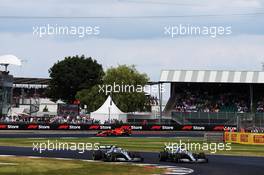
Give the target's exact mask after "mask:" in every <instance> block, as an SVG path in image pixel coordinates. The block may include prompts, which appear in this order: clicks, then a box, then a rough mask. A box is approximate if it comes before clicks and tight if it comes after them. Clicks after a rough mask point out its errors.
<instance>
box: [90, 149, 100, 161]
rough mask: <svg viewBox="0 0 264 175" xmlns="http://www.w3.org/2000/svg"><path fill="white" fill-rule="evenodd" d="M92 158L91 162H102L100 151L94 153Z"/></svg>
mask: <svg viewBox="0 0 264 175" xmlns="http://www.w3.org/2000/svg"><path fill="white" fill-rule="evenodd" d="M92 158H93V160H102V158H103V153H102V151H100V150H98V151H94V152H93V156H92Z"/></svg>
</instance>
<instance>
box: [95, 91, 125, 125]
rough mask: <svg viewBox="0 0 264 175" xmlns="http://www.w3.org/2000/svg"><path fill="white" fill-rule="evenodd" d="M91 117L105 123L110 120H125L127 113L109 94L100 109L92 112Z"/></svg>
mask: <svg viewBox="0 0 264 175" xmlns="http://www.w3.org/2000/svg"><path fill="white" fill-rule="evenodd" d="M91 118H92V119H94V120H99V121H100V123H105V122H106V121H109V120H110V121H112V120H119V121H123V122H125V121H126V114H125V113H124V112H122V111H121V110H120V109H119V108H118V107H117V106H116V105H115V103H114V102H113V100H112V98H111V96H108V98H107V99H106V101H105V102H104V104H103V105H102V106H101V107H100V108H99V109H97V110H96V111H94V112H92V113H91Z"/></svg>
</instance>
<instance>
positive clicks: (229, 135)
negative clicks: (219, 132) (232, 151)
mask: <svg viewBox="0 0 264 175" xmlns="http://www.w3.org/2000/svg"><path fill="white" fill-rule="evenodd" d="M224 138H225V142H228V143H239V144H248V145H264V134H259V133H244V132H225V136H224Z"/></svg>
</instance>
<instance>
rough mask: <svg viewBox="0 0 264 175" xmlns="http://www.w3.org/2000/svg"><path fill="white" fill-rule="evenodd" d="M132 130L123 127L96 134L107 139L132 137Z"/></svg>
mask: <svg viewBox="0 0 264 175" xmlns="http://www.w3.org/2000/svg"><path fill="white" fill-rule="evenodd" d="M130 135H131V128H130V127H121V128H115V129H112V130H106V131H100V132H98V133H97V134H96V136H98V137H107V136H130Z"/></svg>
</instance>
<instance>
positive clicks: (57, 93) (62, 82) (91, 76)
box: [47, 55, 104, 103]
mask: <svg viewBox="0 0 264 175" xmlns="http://www.w3.org/2000/svg"><path fill="white" fill-rule="evenodd" d="M49 73H50V78H51V81H50V83H49V87H48V91H47V94H48V96H49V97H50V98H51V99H53V100H58V99H61V100H63V101H65V102H68V103H71V102H72V101H73V100H74V99H75V96H76V93H77V92H78V91H80V90H82V89H85V88H88V89H89V88H91V87H92V86H94V85H96V84H98V83H101V81H102V77H103V75H104V72H103V68H102V65H100V64H98V63H97V61H96V60H93V59H92V58H91V57H89V58H85V56H84V55H82V56H78V55H77V56H73V57H66V58H65V59H64V60H62V61H58V62H57V63H55V64H54V65H53V66H52V67H51V68H50V69H49Z"/></svg>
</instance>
